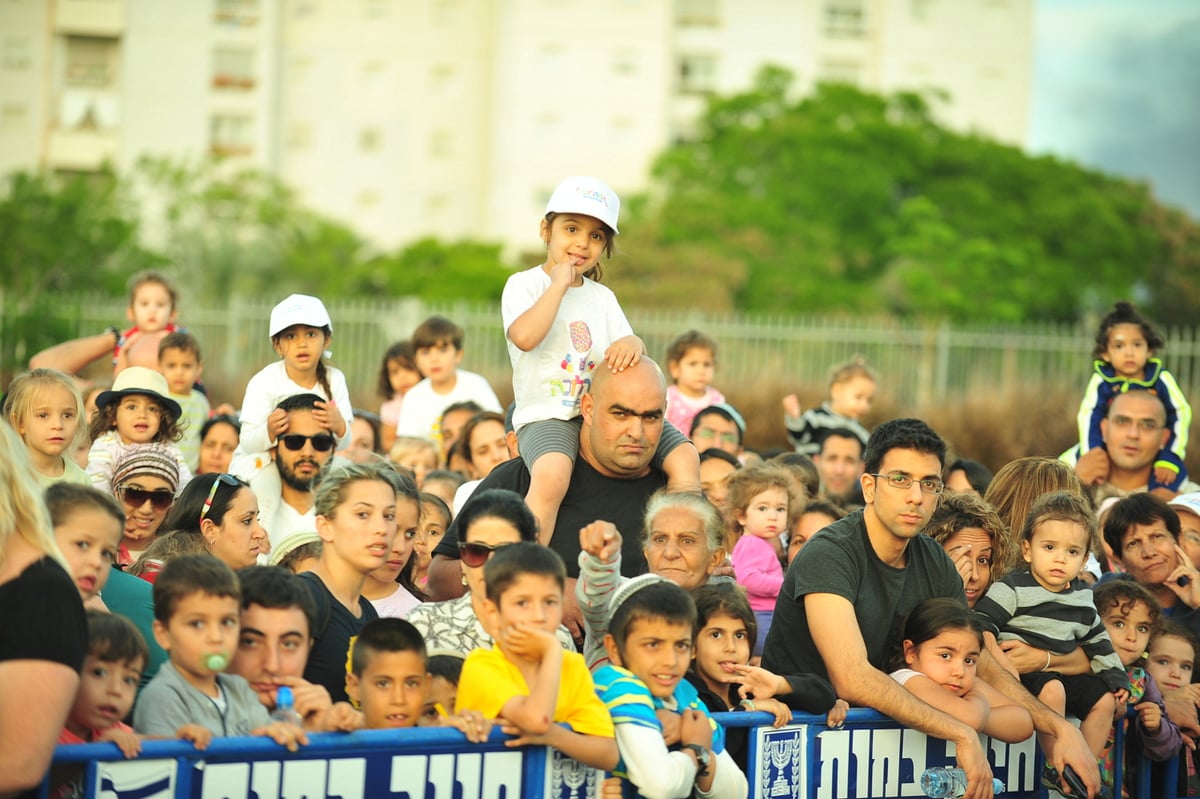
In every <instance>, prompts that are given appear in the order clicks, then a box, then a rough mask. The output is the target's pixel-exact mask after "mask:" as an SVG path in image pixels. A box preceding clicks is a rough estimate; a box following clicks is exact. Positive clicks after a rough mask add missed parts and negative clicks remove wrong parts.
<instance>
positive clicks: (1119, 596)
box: [1092, 575, 1163, 638]
mask: <svg viewBox="0 0 1200 799" xmlns="http://www.w3.org/2000/svg"><path fill="white" fill-rule="evenodd" d="M1138 602H1141V603H1143V604H1145V606H1146V608H1147V609H1148V610H1149V611H1150V636H1151V637H1152V638H1153V637H1154V635H1155V634H1156V633H1157V632H1158V631H1159V630H1160V629H1161V628H1162V621H1163V613H1162V605H1160V604H1159V603H1158V597H1156V596H1154V594H1152V593H1150V589H1148V588H1146V586H1144V585H1142V584H1141V583H1139V582H1138V581H1137V580H1134V579H1133V578H1132V577H1129V576H1128V575H1122V576H1120V577H1115V578H1113V579H1111V580H1105V581H1104V582H1102V583H1097V584H1096V586H1095V588H1093V589H1092V604H1094V605H1095V606H1096V613H1098V614H1099V615H1101V616H1103V615H1104V614H1106V613H1110V612H1113V611H1116V612H1117V613H1119V614H1121V615H1122V616H1128V615H1129V613H1130V611H1132V610H1133V606H1134V605H1136V604H1137V603H1138Z"/></svg>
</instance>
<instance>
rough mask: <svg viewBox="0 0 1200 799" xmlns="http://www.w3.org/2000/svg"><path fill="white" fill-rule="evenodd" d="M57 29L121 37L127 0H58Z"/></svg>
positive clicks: (76, 33) (67, 32)
mask: <svg viewBox="0 0 1200 799" xmlns="http://www.w3.org/2000/svg"><path fill="white" fill-rule="evenodd" d="M54 31H55V33H58V34H62V35H71V36H99V37H111V38H119V37H120V36H121V34H123V33H124V32H125V0H58V2H57V3H55V4H54Z"/></svg>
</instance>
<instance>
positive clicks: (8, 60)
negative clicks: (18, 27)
mask: <svg viewBox="0 0 1200 799" xmlns="http://www.w3.org/2000/svg"><path fill="white" fill-rule="evenodd" d="M32 63H33V55H32V53H31V51H30V42H29V37H27V36H5V37H4V52H3V55H0V66H3V68H4V69H11V70H13V71H14V72H16V71H19V70H23V69H29V66H30V65H31V64H32Z"/></svg>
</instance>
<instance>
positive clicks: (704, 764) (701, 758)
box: [680, 744, 712, 777]
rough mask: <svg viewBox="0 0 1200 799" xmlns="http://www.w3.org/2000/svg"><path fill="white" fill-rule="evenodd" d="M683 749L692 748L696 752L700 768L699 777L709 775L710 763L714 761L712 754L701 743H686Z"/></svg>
mask: <svg viewBox="0 0 1200 799" xmlns="http://www.w3.org/2000/svg"><path fill="white" fill-rule="evenodd" d="M680 748H681V749H691V750H692V751H693V752H695V754H696V765H697V766H698V767H699V769H698V770H697V771H696V776H697V777H707V776H708V764H709V763H711V762H712V756H711V755H710V754H709V753H708V750H707V749H705V748H704V747H703V746H701V745H700V744H684V745H683V746H681V747H680Z"/></svg>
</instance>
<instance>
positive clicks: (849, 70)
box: [819, 59, 862, 86]
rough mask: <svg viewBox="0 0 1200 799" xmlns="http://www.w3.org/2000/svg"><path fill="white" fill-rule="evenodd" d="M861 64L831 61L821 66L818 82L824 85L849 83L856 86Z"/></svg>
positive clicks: (838, 60) (837, 60)
mask: <svg viewBox="0 0 1200 799" xmlns="http://www.w3.org/2000/svg"><path fill="white" fill-rule="evenodd" d="M861 73H862V64H860V63H859V62H857V61H849V60H845V61H843V60H840V59H836V60H835V59H831V60H829V61H825V62H823V63H822V64H821V72H820V78H819V80H821V81H823V82H825V83H849V84H851V85H853V86H857V85H858V82H859V76H860V74H861Z"/></svg>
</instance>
